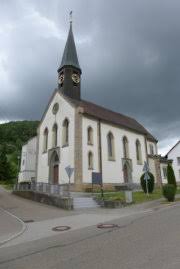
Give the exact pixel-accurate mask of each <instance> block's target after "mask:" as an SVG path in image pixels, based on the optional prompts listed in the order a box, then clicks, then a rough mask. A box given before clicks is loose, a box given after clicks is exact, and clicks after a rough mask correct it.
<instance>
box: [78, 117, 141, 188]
mask: <svg viewBox="0 0 180 269" xmlns="http://www.w3.org/2000/svg"><path fill="white" fill-rule="evenodd" d="M89 126H91V127H92V128H93V130H94V132H93V135H94V139H93V140H94V144H93V146H89V145H87V128H88V127H89ZM97 126H98V125H97V121H96V120H93V119H89V118H86V117H83V182H86V183H91V179H92V176H91V174H92V171H91V170H88V151H89V150H91V151H92V152H93V155H94V170H93V171H95V172H98V171H99V165H98V137H97ZM109 131H111V132H112V133H113V135H114V142H115V161H109V160H108V152H107V134H108V133H109ZM124 136H126V137H127V138H128V141H129V157H130V159H132V167H133V171H132V180H133V182H134V183H139V182H140V176H141V174H142V169H143V164H144V161H145V160H146V150H145V139H144V136H143V135H140V134H136V133H133V132H130V131H127V130H124V129H120V128H118V127H115V126H111V125H109V124H106V123H101V141H102V142H101V143H102V171H103V182H104V183H117V184H118V183H124V178H123V171H122V158H123V142H122V139H123V137H124ZM136 139H139V141H140V143H141V151H142V164H141V165H139V164H137V160H136V145H135V143H136Z"/></svg>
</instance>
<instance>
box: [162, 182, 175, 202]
mask: <svg viewBox="0 0 180 269" xmlns="http://www.w3.org/2000/svg"><path fill="white" fill-rule="evenodd" d="M162 190H163V196H164V197H165V198H166V199H167V200H168V201H169V202H173V201H174V198H175V194H176V187H175V186H174V185H173V184H166V185H164V186H163V189H162Z"/></svg>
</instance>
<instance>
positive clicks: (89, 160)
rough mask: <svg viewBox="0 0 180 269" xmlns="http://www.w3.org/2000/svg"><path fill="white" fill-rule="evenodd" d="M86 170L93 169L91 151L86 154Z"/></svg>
mask: <svg viewBox="0 0 180 269" xmlns="http://www.w3.org/2000/svg"><path fill="white" fill-rule="evenodd" d="M88 169H93V153H92V152H91V151H89V153H88Z"/></svg>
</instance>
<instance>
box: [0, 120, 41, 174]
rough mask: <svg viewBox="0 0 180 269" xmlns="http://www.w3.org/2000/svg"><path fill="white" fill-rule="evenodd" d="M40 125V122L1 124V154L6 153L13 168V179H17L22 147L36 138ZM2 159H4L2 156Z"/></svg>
mask: <svg viewBox="0 0 180 269" xmlns="http://www.w3.org/2000/svg"><path fill="white" fill-rule="evenodd" d="M38 124H39V122H38V121H14V122H8V123H4V124H0V153H3V154H4V153H6V157H7V160H8V162H9V166H10V167H11V168H12V169H11V170H12V172H11V177H17V173H18V156H20V155H21V148H22V145H23V144H25V143H26V142H27V141H28V140H29V139H30V138H31V137H33V136H36V134H37V127H38ZM0 158H1V159H4V157H2V156H1V154H0ZM1 161H2V160H0V165H1V166H2V165H3V164H2V163H1ZM6 170H7V169H6ZM8 177H9V176H8Z"/></svg>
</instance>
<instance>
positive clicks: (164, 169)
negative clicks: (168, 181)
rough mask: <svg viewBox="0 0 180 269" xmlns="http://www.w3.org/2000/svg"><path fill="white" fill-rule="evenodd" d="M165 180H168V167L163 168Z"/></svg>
mask: <svg viewBox="0 0 180 269" xmlns="http://www.w3.org/2000/svg"><path fill="white" fill-rule="evenodd" d="M163 178H167V167H163Z"/></svg>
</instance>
